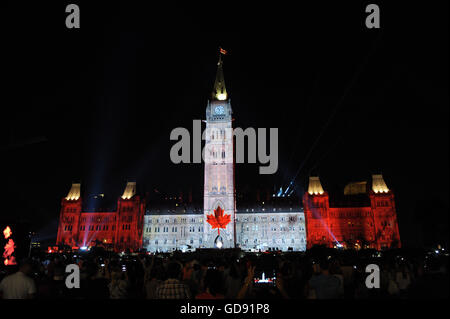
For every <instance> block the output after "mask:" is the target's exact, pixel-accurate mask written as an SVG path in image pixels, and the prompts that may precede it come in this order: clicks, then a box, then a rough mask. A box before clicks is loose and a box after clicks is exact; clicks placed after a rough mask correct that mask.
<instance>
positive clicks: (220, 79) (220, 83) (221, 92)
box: [212, 48, 228, 101]
mask: <svg viewBox="0 0 450 319" xmlns="http://www.w3.org/2000/svg"><path fill="white" fill-rule="evenodd" d="M219 49H220V53H219V62H217V73H216V80H215V81H214V89H213V92H212V99H213V100H219V101H224V100H226V99H227V98H228V95H227V89H226V88H225V78H224V76H223V61H222V55H225V54H226V53H227V51H225V50H224V49H222V48H219Z"/></svg>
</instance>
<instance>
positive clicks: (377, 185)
mask: <svg viewBox="0 0 450 319" xmlns="http://www.w3.org/2000/svg"><path fill="white" fill-rule="evenodd" d="M372 190H373V191H374V192H375V193H388V192H389V188H388V187H387V185H386V183H385V182H384V179H383V175H381V174H373V175H372Z"/></svg>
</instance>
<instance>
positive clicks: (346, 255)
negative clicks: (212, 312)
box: [0, 249, 449, 299]
mask: <svg viewBox="0 0 450 319" xmlns="http://www.w3.org/2000/svg"><path fill="white" fill-rule="evenodd" d="M69 264H77V265H78V266H79V270H80V273H79V274H80V287H79V288H68V287H67V285H66V278H67V276H68V275H69V274H70V273H66V266H67V265H69ZM368 264H375V265H377V266H378V267H379V273H380V277H379V278H380V280H379V288H369V287H368V286H367V284H366V278H367V276H368V275H369V273H366V266H367V265H368ZM5 268H6V267H5ZM8 272H9V273H8ZM448 281H449V280H448V255H446V254H436V253H434V254H433V253H428V254H421V255H418V256H406V255H399V253H398V252H396V253H389V252H385V253H383V255H381V254H380V253H379V252H370V254H367V252H366V253H365V254H363V253H362V252H355V251H353V252H350V251H347V252H345V251H336V250H333V251H332V252H330V250H326V249H325V250H316V251H310V252H308V253H294V252H290V253H279V252H270V253H244V252H240V251H236V250H230V251H227V250H222V251H217V252H214V253H212V252H211V251H209V252H207V253H206V252H203V253H202V252H201V251H197V252H191V253H181V252H174V253H171V254H151V255H149V254H134V255H133V254H126V255H123V254H113V253H110V252H102V253H98V252H86V253H75V252H74V253H59V254H40V255H35V256H32V257H31V258H28V259H24V260H21V261H20V262H19V265H18V269H17V271H16V269H13V268H12V267H7V268H6V269H5V270H4V271H2V273H1V274H0V295H1V296H2V298H5V299H25V298H39V299H108V298H111V299H129V298H133V299H135V298H137V299H139V298H140V299H145V298H146V299H191V298H195V299H366V298H448Z"/></svg>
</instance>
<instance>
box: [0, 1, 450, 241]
mask: <svg viewBox="0 0 450 319" xmlns="http://www.w3.org/2000/svg"><path fill="white" fill-rule="evenodd" d="M92 2H93V1H89V2H87V1H81V2H80V1H75V3H78V4H79V5H80V8H81V29H79V30H73V29H72V30H69V29H66V28H65V24H64V21H65V17H66V13H65V6H66V5H67V4H69V3H72V2H67V3H65V2H64V1H62V2H61V1H49V2H48V1H45V2H44V1H39V3H35V2H31V1H30V2H29V3H27V2H12V1H11V2H9V1H6V2H5V3H4V2H2V4H1V5H0V7H1V10H0V20H1V25H0V26H1V31H0V32H1V33H0V35H1V37H0V39H1V41H2V56H3V58H2V59H1V61H2V67H1V73H0V74H1V76H2V78H3V81H2V83H3V84H2V90H1V92H2V94H1V96H0V99H1V105H2V110H3V116H2V117H1V126H0V127H1V132H2V134H1V137H2V141H1V146H2V148H1V152H2V158H4V159H6V161H5V164H4V166H3V171H2V175H3V186H2V187H5V192H3V194H4V195H5V199H6V202H7V203H8V205H7V207H5V209H3V210H2V213H1V214H2V218H5V219H6V218H21V219H26V220H30V221H32V222H33V223H34V224H35V225H36V228H39V229H41V228H42V229H50V230H51V229H53V228H52V227H54V225H55V224H56V221H57V218H58V215H59V207H60V206H59V205H60V200H61V198H62V197H63V196H65V195H66V193H67V192H68V190H69V188H70V184H71V182H72V181H73V180H81V181H82V183H83V189H84V191H85V192H86V194H89V193H100V192H103V193H106V194H107V196H109V197H110V198H112V199H113V200H115V198H116V197H117V196H118V195H119V194H120V193H121V192H122V190H123V187H124V184H125V182H126V180H127V178H134V179H136V180H137V181H138V184H139V185H140V187H141V188H142V189H143V190H146V191H152V190H153V189H155V188H157V189H158V190H160V191H161V192H164V193H168V194H178V193H179V192H180V191H183V192H187V191H189V190H190V189H192V190H193V192H194V194H199V196H200V197H201V192H202V187H203V166H202V165H201V164H185V165H174V164H172V163H171V161H170V158H169V150H170V148H171V146H172V145H173V143H174V142H172V141H170V140H169V134H170V131H171V130H172V129H173V128H175V127H178V126H182V127H186V128H188V129H189V130H190V131H192V128H191V127H192V120H193V119H204V118H205V108H206V103H207V99H208V98H209V96H210V92H211V89H212V85H213V82H214V76H215V71H216V63H217V59H218V47H219V46H222V47H224V48H225V49H227V50H228V52H229V54H228V55H227V56H226V57H225V62H224V72H225V81H226V85H227V89H228V91H229V93H230V96H231V102H232V107H233V111H234V117H235V122H234V125H235V126H238V127H242V128H246V127H254V128H257V127H262V128H264V127H265V128H269V127H277V128H278V129H279V147H280V149H279V169H278V172H277V173H276V174H274V175H258V165H255V164H253V165H249V164H240V165H237V167H236V186H237V191H238V192H244V191H246V190H255V189H267V188H269V189H273V187H274V186H277V187H280V186H284V187H286V186H287V185H288V184H289V182H290V181H291V180H292V179H293V178H294V177H295V176H296V173H297V172H298V175H297V178H296V179H295V187H296V190H297V192H298V193H299V194H301V193H302V192H303V191H304V186H305V182H306V180H307V178H308V175H309V174H311V173H312V174H319V175H320V177H321V180H322V183H323V185H324V188H325V189H326V190H328V191H329V192H342V190H343V187H344V186H345V184H346V183H348V182H350V181H358V180H367V179H368V178H369V177H370V175H371V174H372V173H377V172H382V173H383V175H384V178H385V181H386V183H387V184H388V186H389V187H390V188H391V189H392V190H393V191H394V192H395V194H396V198H397V207H398V216H399V220H400V231H401V234H402V236H403V239H404V240H406V241H409V242H411V243H415V242H417V240H421V239H418V238H417V237H418V235H417V231H418V230H419V229H420V228H421V225H422V224H423V223H424V220H426V223H428V224H430V223H431V224H430V225H429V227H431V228H433V225H442V221H446V222H444V224H445V223H446V225H447V229H448V191H449V189H448V179H449V178H448V177H449V176H448V175H449V174H448V146H449V145H448V119H449V108H448V106H449V103H448V102H449V99H448V85H449V83H448V70H449V66H448V55H449V52H448V4H447V3H445V2H442V1H435V2H433V3H428V2H427V3H421V4H420V5H419V4H413V3H411V2H409V1H408V2H401V1H398V2H397V1H396V4H395V5H394V4H392V3H389V2H384V1H383V2H381V1H378V2H377V3H378V4H379V5H380V8H381V29H380V30H373V29H372V30H368V29H366V28H365V25H364V21H365V16H366V13H365V6H366V5H367V4H368V3H366V2H357V1H350V2H349V1H339V3H335V1H333V4H332V3H331V1H330V3H327V2H314V3H315V4H314V5H313V4H311V3H309V4H308V3H303V2H302V5H301V6H297V7H290V6H288V5H285V4H282V3H280V4H279V6H278V7H274V4H271V5H269V4H268V5H267V6H266V5H263V4H258V5H257V6H254V7H251V8H243V7H237V8H236V7H233V8H232V7H227V6H226V5H225V4H223V8H222V9H221V10H219V9H216V8H212V7H211V8H210V7H209V6H199V7H195V8H193V7H186V6H177V5H172V6H169V7H164V8H163V7H156V6H154V5H150V4H149V5H148V6H142V5H141V4H139V5H138V4H134V5H130V4H127V5H125V4H122V5H118V4H112V3H111V2H102V1H95V3H96V4H95V5H94V4H93V3H92ZM123 3H125V2H123ZM137 3H139V2H137ZM206 9H208V10H210V11H206ZM12 216H13V217H12ZM425 216H429V218H428V217H425ZM48 225H50V226H48ZM50 233H51V231H50ZM55 235H56V233H55ZM420 236H425V237H426V236H428V235H427V234H424V235H420ZM420 236H419V237H420Z"/></svg>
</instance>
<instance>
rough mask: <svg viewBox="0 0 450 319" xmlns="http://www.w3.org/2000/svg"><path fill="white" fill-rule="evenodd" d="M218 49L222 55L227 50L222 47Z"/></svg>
mask: <svg viewBox="0 0 450 319" xmlns="http://www.w3.org/2000/svg"><path fill="white" fill-rule="evenodd" d="M219 50H220V53H221V54H223V55H225V54H227V50H224V49H222V48H219Z"/></svg>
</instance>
